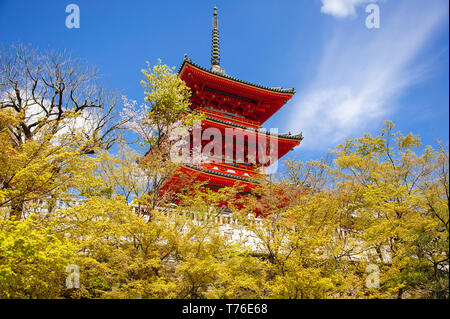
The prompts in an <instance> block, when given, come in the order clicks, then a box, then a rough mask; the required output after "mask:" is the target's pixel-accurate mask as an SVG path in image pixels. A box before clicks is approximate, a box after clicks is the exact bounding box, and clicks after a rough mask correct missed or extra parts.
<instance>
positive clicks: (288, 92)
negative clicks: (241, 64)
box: [178, 56, 295, 99]
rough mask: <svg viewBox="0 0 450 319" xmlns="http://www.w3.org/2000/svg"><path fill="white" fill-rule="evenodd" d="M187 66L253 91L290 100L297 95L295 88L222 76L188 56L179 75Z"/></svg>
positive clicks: (179, 70)
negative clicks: (273, 94) (272, 94)
mask: <svg viewBox="0 0 450 319" xmlns="http://www.w3.org/2000/svg"><path fill="white" fill-rule="evenodd" d="M186 65H190V66H191V67H193V68H196V69H197V70H199V71H202V72H205V73H207V74H209V75H211V76H214V77H217V78H219V79H225V80H228V81H231V82H235V83H239V84H240V85H244V86H247V87H249V88H251V89H257V90H261V91H265V92H270V93H278V94H282V95H285V96H287V97H288V99H290V98H291V97H292V96H293V95H294V94H295V89H294V88H288V89H284V88H273V87H268V86H263V85H259V84H255V83H251V82H247V81H244V80H240V79H237V78H235V77H232V76H229V75H226V74H220V73H216V72H213V71H211V70H208V69H206V68H204V67H202V66H200V65H198V64H196V63H194V62H192V60H191V59H189V58H188V57H187V56H185V57H184V59H183V63H182V64H181V66H180V68H179V69H178V74H179V75H181V74H182V73H183V71H184V69H185V67H186Z"/></svg>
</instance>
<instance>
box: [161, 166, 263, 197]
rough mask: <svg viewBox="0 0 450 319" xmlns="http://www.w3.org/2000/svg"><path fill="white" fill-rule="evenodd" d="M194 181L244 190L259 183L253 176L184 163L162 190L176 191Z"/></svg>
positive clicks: (247, 190)
mask: <svg viewBox="0 0 450 319" xmlns="http://www.w3.org/2000/svg"><path fill="white" fill-rule="evenodd" d="M194 182H205V183H206V186H209V187H211V188H215V189H218V188H222V187H232V186H240V187H242V188H243V191H246V192H251V190H252V189H253V188H255V187H256V186H257V185H258V184H259V181H258V180H256V179H253V178H248V177H243V176H238V175H234V174H230V173H224V172H219V171H215V170H212V169H207V168H202V167H198V166H193V165H188V164H185V165H183V166H181V167H180V168H178V170H177V171H176V172H175V173H174V174H173V175H172V177H171V178H169V180H168V181H167V182H166V183H165V185H164V187H163V189H162V191H175V192H178V191H179V190H180V189H181V188H183V187H185V186H188V185H189V184H191V183H194Z"/></svg>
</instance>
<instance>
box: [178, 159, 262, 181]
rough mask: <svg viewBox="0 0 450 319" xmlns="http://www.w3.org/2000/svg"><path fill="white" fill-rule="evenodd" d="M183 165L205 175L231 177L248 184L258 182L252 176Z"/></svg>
mask: <svg viewBox="0 0 450 319" xmlns="http://www.w3.org/2000/svg"><path fill="white" fill-rule="evenodd" d="M183 167H185V168H187V169H190V170H195V171H199V172H201V173H203V174H207V175H212V176H218V177H221V178H226V179H231V180H234V181H237V182H246V183H250V184H255V185H256V184H259V182H258V181H257V180H254V179H252V178H247V177H242V176H236V175H232V174H227V173H222V172H216V171H213V170H209V169H205V168H202V167H198V166H193V165H190V164H184V165H183Z"/></svg>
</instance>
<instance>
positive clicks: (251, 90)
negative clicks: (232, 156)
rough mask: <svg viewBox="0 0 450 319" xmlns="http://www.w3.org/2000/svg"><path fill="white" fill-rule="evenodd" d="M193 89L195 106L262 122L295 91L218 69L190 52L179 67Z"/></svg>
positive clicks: (179, 72) (193, 103)
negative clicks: (206, 65)
mask: <svg viewBox="0 0 450 319" xmlns="http://www.w3.org/2000/svg"><path fill="white" fill-rule="evenodd" d="M178 74H179V76H180V78H181V79H182V80H183V81H185V82H186V85H187V86H188V87H190V88H191V90H192V98H191V102H192V106H191V108H192V109H195V108H197V107H207V108H211V109H213V110H218V111H222V112H224V114H228V115H233V116H238V117H243V118H246V119H249V120H252V121H255V122H257V123H258V124H260V125H261V124H262V123H264V122H265V121H267V120H268V119H269V118H270V117H271V116H272V115H273V114H274V113H275V112H277V111H278V110H279V109H280V108H281V107H282V106H283V105H284V104H285V103H286V102H287V101H288V100H290V99H291V98H292V96H293V95H294V94H295V90H294V89H293V88H290V89H283V88H271V87H266V86H262V85H258V84H254V83H250V82H246V81H243V80H239V79H236V78H234V77H231V76H229V75H227V74H225V73H223V72H214V71H213V70H208V69H206V68H203V67H201V66H199V65H197V64H195V63H193V62H192V61H191V60H190V59H189V58H188V57H187V56H185V57H184V59H183V63H182V65H181V66H180V68H179V70H178Z"/></svg>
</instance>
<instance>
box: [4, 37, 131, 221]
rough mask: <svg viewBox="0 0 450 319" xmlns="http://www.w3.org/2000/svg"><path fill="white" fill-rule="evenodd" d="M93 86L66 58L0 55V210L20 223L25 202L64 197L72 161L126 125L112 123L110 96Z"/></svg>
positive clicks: (18, 52)
mask: <svg viewBox="0 0 450 319" xmlns="http://www.w3.org/2000/svg"><path fill="white" fill-rule="evenodd" d="M98 78H99V74H98V71H97V70H96V69H95V68H91V67H89V66H87V65H86V64H85V63H84V62H83V61H82V60H80V59H75V58H72V56H71V55H70V54H68V53H67V52H65V51H43V52H42V51H38V50H34V49H32V48H30V47H27V46H24V45H22V44H20V43H19V44H17V45H13V46H11V47H10V48H5V49H2V51H1V54H0V112H1V114H0V116H1V119H0V123H1V124H0V130H1V133H0V134H2V137H4V139H2V146H1V147H2V151H3V152H4V153H3V152H2V154H4V156H3V157H2V160H3V161H4V162H3V165H2V172H1V173H0V187H1V198H0V207H5V206H9V207H12V210H11V213H12V215H13V216H16V217H18V218H21V217H22V214H23V212H24V209H25V206H24V205H25V204H26V203H27V202H29V201H31V200H35V199H37V198H39V197H43V196H44V197H45V196H47V195H51V194H52V193H54V192H55V191H56V190H57V189H59V190H60V191H62V192H63V191H64V190H67V189H68V188H69V187H70V186H72V185H67V182H68V181H70V180H71V174H72V173H73V172H76V171H77V169H79V168H80V167H79V166H80V165H78V164H77V161H80V162H83V157H86V155H87V154H92V153H94V152H95V151H97V150H98V149H108V148H110V147H111V146H112V145H113V144H114V143H115V141H116V140H117V138H118V135H117V133H118V130H119V129H120V127H121V125H122V124H123V123H124V122H126V121H127V119H120V120H118V118H117V115H118V113H117V105H118V100H117V98H116V94H114V92H109V91H107V90H105V89H104V88H103V87H101V86H100V85H99V84H98V83H97V80H98ZM61 188H62V189H61Z"/></svg>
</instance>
